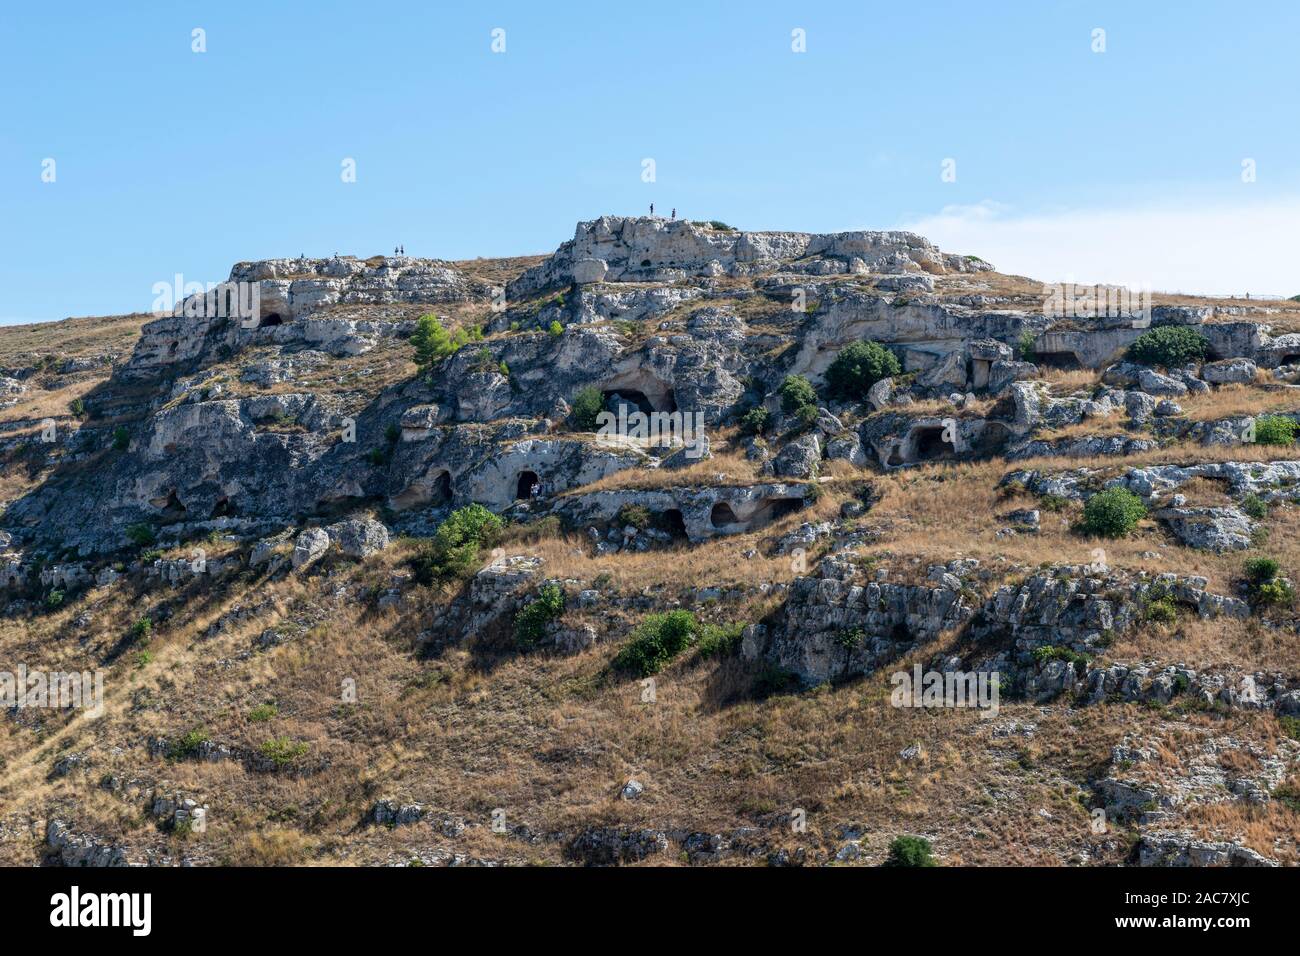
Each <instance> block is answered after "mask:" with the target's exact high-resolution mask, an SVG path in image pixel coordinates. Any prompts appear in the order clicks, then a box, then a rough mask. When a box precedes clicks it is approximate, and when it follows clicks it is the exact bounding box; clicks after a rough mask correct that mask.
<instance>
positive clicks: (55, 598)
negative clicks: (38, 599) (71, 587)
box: [45, 588, 65, 608]
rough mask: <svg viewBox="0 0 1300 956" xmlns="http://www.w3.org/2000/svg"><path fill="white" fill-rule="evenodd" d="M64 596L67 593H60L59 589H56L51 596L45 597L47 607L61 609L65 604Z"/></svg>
mask: <svg viewBox="0 0 1300 956" xmlns="http://www.w3.org/2000/svg"><path fill="white" fill-rule="evenodd" d="M64 594H65V592H63V591H60V590H58V589H57V588H56V589H54V590H53V591H51V592H50V593H49V594H47V595H45V606H46V607H48V608H56V607H59V606H60V605H61V604H63V598H64Z"/></svg>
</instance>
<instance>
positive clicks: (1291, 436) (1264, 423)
mask: <svg viewBox="0 0 1300 956" xmlns="http://www.w3.org/2000/svg"><path fill="white" fill-rule="evenodd" d="M1295 433H1296V423H1295V422H1294V421H1292V420H1291V419H1289V418H1286V417H1284V416H1282V415H1260V416H1259V417H1258V418H1256V419H1255V441H1257V442H1258V443H1259V444H1261V445H1291V444H1294V443H1295Z"/></svg>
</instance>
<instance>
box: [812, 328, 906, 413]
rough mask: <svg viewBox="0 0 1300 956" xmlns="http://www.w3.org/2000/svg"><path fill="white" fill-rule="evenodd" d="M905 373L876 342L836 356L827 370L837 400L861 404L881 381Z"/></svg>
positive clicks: (859, 343)
mask: <svg viewBox="0 0 1300 956" xmlns="http://www.w3.org/2000/svg"><path fill="white" fill-rule="evenodd" d="M900 371H902V369H901V367H900V366H899V364H898V357H897V356H895V355H894V353H893V352H891V351H889V349H887V348H885V347H884V346H883V345H879V344H877V343H876V342H854V343H853V344H852V345H849V346H848V347H847V348H845V349H843V350H841V351H840V354H839V355H837V356H835V361H833V362H831V366H830V368H828V369H827V370H826V384H827V386H828V387H829V388H830V392H831V394H832V395H833V396H835V397H836V398H841V399H844V400H846V401H861V400H862V399H864V398H866V397H867V391H868V389H870V388H871V386H872V385H875V384H876V383H877V382H879V381H880V380H881V379H884V378H889V377H890V376H891V375H897V374H898V373H899V372H900Z"/></svg>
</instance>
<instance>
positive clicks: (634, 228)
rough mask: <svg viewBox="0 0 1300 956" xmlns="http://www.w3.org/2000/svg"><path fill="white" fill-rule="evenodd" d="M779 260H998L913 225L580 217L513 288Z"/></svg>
mask: <svg viewBox="0 0 1300 956" xmlns="http://www.w3.org/2000/svg"><path fill="white" fill-rule="evenodd" d="M778 267H781V268H783V269H784V270H785V271H801V272H808V273H810V274H813V275H834V274H845V273H849V272H859V273H863V272H883V273H900V272H907V271H917V272H919V271H921V270H927V271H934V272H940V273H942V272H950V271H951V272H978V271H981V270H983V269H990V268H992V267H991V266H989V265H988V264H987V263H984V262H981V261H979V260H974V259H969V258H966V257H961V256H949V255H944V254H943V253H941V252H940V251H939V250H938V249H936V248H935V247H934V246H933V245H932V244H931V243H930V242H928V241H927V240H926V239H924V238H922V237H921V236H918V235H916V234H914V233H909V232H845V233H835V234H832V235H810V234H808V233H800V232H738V231H736V230H724V229H716V228H713V227H712V226H710V225H708V224H706V223H696V222H689V221H687V220H666V219H659V218H649V217H620V216H602V217H601V218H600V219H596V220H592V221H591V222H580V223H578V227H577V229H576V230H575V231H574V236H573V238H572V239H571V240H569V241H568V242H566V243H564V244H563V245H562V246H560V248H559V249H558V250H557V251H556V253H555V255H554V256H553V257H551V259H549V260H548V261H547V262H545V263H543V264H542V265H540V266H538V267H536V268H535V269H530V270H529V271H528V272H525V273H524V274H523V275H522V276H520V277H519V279H517V280H516V281H515V282H513V283H511V284H510V286H509V287H508V290H507V292H508V295H509V296H510V298H512V299H520V298H527V297H529V296H531V295H534V294H536V293H537V292H539V291H542V290H544V289H549V288H554V287H558V286H568V285H571V284H585V283H591V282H598V281H605V282H651V281H665V280H667V281H671V280H673V279H676V278H681V277H683V276H719V275H730V276H744V275H756V274H758V273H760V272H770V271H775V270H776V269H777V268H778Z"/></svg>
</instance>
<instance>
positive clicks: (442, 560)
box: [414, 504, 502, 584]
mask: <svg viewBox="0 0 1300 956" xmlns="http://www.w3.org/2000/svg"><path fill="white" fill-rule="evenodd" d="M501 527H502V524H501V519H500V518H498V517H497V516H496V515H494V514H493V513H492V512H491V511H489V510H488V509H487V508H484V507H483V506H482V505H479V504H473V505H466V506H465V507H464V508H457V509H456V510H455V511H453V512H452V513H451V514H449V515H448V516H447V518H446V520H444V521H443V522H442V524H440V525H438V530H437V531H435V532H434V535H433V539H432V540H431V541H430V542H429V543H428V544H427V545H426V546H425V547H424V548H423V549H422V550H421V551H420V553H419V554H418V555H417V556H416V557H415V560H414V563H415V574H416V579H417V580H419V581H420V583H422V584H432V583H433V582H434V581H435V580H437V579H439V578H456V577H463V576H465V575H467V574H468V573H469V572H471V571H472V570H474V568H475V566H476V565H477V564H478V561H479V552H480V551H481V550H482V549H483V548H485V547H490V546H491V545H492V543H493V542H494V541H496V539H497V536H498V535H499V534H500V533H501Z"/></svg>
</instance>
